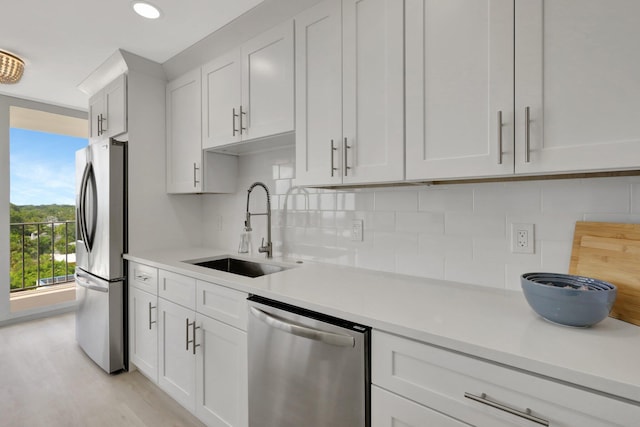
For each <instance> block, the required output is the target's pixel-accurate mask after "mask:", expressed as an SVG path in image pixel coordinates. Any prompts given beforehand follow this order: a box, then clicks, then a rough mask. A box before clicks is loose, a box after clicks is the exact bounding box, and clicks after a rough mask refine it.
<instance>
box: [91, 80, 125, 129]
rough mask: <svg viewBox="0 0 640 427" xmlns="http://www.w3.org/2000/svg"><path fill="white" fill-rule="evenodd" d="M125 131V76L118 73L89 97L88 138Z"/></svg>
mask: <svg viewBox="0 0 640 427" xmlns="http://www.w3.org/2000/svg"><path fill="white" fill-rule="evenodd" d="M126 131H127V76H126V75H125V74H122V75H120V76H119V77H117V78H116V79H115V80H114V81H112V82H111V83H109V84H108V85H107V86H105V87H104V89H102V90H100V91H99V92H97V93H96V94H94V95H93V96H92V97H91V98H89V138H90V139H91V140H92V141H93V140H96V141H97V140H101V139H105V138H111V137H114V136H118V135H121V134H123V133H125V132H126Z"/></svg>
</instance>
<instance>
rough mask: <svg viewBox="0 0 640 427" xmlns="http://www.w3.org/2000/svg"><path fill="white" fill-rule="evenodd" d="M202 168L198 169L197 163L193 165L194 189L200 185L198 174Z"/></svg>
mask: <svg viewBox="0 0 640 427" xmlns="http://www.w3.org/2000/svg"><path fill="white" fill-rule="evenodd" d="M199 170H200V168H199V167H198V164H197V163H195V162H194V163H193V187H194V188H195V187H197V186H198V183H200V181H198V172H197V171H199Z"/></svg>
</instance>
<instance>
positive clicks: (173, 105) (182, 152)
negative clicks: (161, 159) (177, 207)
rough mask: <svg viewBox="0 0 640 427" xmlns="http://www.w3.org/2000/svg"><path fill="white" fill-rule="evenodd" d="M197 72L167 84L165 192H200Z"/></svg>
mask: <svg viewBox="0 0 640 427" xmlns="http://www.w3.org/2000/svg"><path fill="white" fill-rule="evenodd" d="M200 85H201V80H200V69H197V70H193V71H191V72H189V73H187V74H185V75H183V76H182V77H179V78H177V79H175V80H173V81H171V82H169V83H168V84H167V94H166V115H167V192H168V193H195V192H202V173H201V172H202V144H201V140H200V119H201V117H200V95H201V88H200Z"/></svg>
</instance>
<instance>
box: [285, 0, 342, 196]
mask: <svg viewBox="0 0 640 427" xmlns="http://www.w3.org/2000/svg"><path fill="white" fill-rule="evenodd" d="M341 4H342V3H341V1H340V0H325V1H323V2H321V3H319V4H317V5H316V6H314V7H312V8H310V9H308V10H306V11H304V12H302V13H301V14H300V15H298V16H297V17H296V18H295V26H296V37H295V39H296V184H297V185H305V184H309V185H331V184H341V183H342V175H343V173H342V54H341V52H342V9H341Z"/></svg>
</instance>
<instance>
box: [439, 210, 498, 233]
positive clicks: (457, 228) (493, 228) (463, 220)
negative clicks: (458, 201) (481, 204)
mask: <svg viewBox="0 0 640 427" xmlns="http://www.w3.org/2000/svg"><path fill="white" fill-rule="evenodd" d="M505 220H506V219H505V215H504V214H498V213H495V214H488V213H483V214H477V213H466V212H446V213H445V217H444V232H445V234H451V235H456V236H493V237H503V236H505V235H506V234H505V228H506V226H505Z"/></svg>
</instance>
